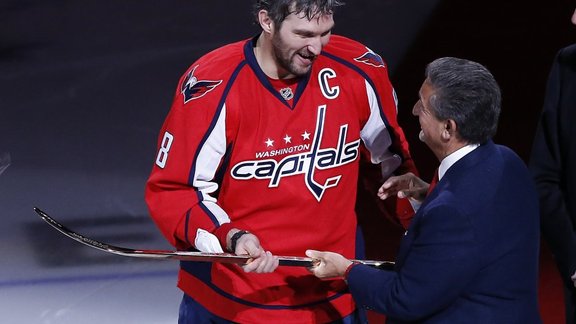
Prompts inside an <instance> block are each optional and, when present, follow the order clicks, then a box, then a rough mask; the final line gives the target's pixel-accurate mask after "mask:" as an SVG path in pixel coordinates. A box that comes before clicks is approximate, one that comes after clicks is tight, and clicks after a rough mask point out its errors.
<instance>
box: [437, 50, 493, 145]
mask: <svg viewBox="0 0 576 324" xmlns="http://www.w3.org/2000/svg"><path fill="white" fill-rule="evenodd" d="M426 78H427V79H428V80H429V82H430V84H431V85H432V88H433V89H434V91H435V93H434V95H433V96H431V97H430V102H429V103H430V106H431V107H432V109H433V110H434V114H435V116H436V117H437V118H438V119H441V120H447V119H452V120H454V121H455V122H456V125H457V126H458V135H459V136H460V137H461V138H462V139H463V140H465V141H467V142H469V143H475V144H481V143H484V142H486V141H487V140H489V139H491V138H492V137H493V136H494V135H495V134H496V130H497V128H498V118H499V116H500V105H501V94H500V87H499V86H498V83H497V82H496V80H495V79H494V76H493V75H492V74H491V73H490V71H488V69H487V68H486V67H484V66H483V65H481V64H479V63H476V62H473V61H469V60H465V59H460V58H455V57H443V58H439V59H437V60H434V61H433V62H432V63H430V64H428V66H427V67H426Z"/></svg>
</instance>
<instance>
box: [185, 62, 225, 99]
mask: <svg viewBox="0 0 576 324" xmlns="http://www.w3.org/2000/svg"><path fill="white" fill-rule="evenodd" d="M197 67H198V65H196V66H195V67H194V68H193V69H192V71H190V72H188V74H187V75H186V77H185V78H184V81H182V86H181V87H180V92H181V93H182V95H183V96H184V103H187V102H188V101H190V100H193V99H198V98H200V97H203V96H204V95H205V94H207V93H208V92H210V91H212V90H214V88H216V87H217V86H218V85H220V83H222V80H217V81H211V80H198V78H197V77H195V76H194V71H196V68H197Z"/></svg>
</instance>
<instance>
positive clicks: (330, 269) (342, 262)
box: [306, 250, 352, 278]
mask: <svg viewBox="0 0 576 324" xmlns="http://www.w3.org/2000/svg"><path fill="white" fill-rule="evenodd" d="M306 256H307V257H309V258H312V259H315V260H318V261H319V262H318V264H316V265H315V266H313V267H311V268H308V270H310V272H312V273H313V274H314V275H315V276H316V277H318V278H333V277H342V276H344V273H345V272H346V269H347V268H348V267H349V266H350V265H351V264H352V261H350V260H348V259H346V258H345V257H343V256H342V255H340V254H338V253H334V252H320V251H316V250H307V251H306Z"/></svg>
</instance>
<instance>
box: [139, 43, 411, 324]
mask: <svg viewBox="0 0 576 324" xmlns="http://www.w3.org/2000/svg"><path fill="white" fill-rule="evenodd" d="M255 42H256V40H255V39H251V40H246V41H242V42H238V43H234V44H230V45H227V46H224V47H222V48H220V49H217V50H215V51H213V52H211V53H208V54H207V55H205V56H203V57H202V58H200V59H199V60H198V61H196V62H195V63H194V64H192V66H191V67H190V68H189V70H188V71H187V72H186V73H185V74H184V76H183V77H182V78H181V80H180V83H179V85H178V88H177V91H176V94H175V98H174V102H173V106H172V108H171V111H170V113H169V115H168V117H167V119H166V121H165V122H164V125H163V128H162V130H161V133H160V136H159V141H158V155H157V159H156V163H155V166H154V168H153V170H152V173H151V175H150V178H149V180H148V182H147V187H146V201H147V204H148V206H149V209H150V212H151V215H152V217H153V219H154V221H155V222H156V224H157V225H158V227H159V228H160V229H161V231H162V232H163V234H164V235H165V236H166V237H167V238H168V240H169V241H170V242H171V243H172V244H173V245H174V246H175V247H176V248H178V249H183V250H185V249H190V248H194V247H195V242H196V239H197V238H196V234H197V229H199V228H200V229H204V230H206V231H208V232H215V231H217V229H218V228H220V226H222V225H223V224H227V223H229V225H226V226H233V227H236V228H240V229H246V230H249V231H250V232H252V233H254V234H255V235H256V236H258V238H259V239H260V242H261V244H262V246H263V248H264V249H265V250H269V251H271V252H272V253H273V254H275V255H291V256H304V251H305V250H306V249H316V250H329V251H335V252H338V253H341V254H343V255H344V256H346V257H348V258H354V257H355V253H356V250H355V238H356V215H355V211H354V208H355V200H356V188H357V177H358V165H359V163H358V161H359V159H360V146H361V145H364V146H365V147H366V148H367V149H368V151H369V152H370V156H371V160H372V162H373V163H382V166H383V167H382V170H383V173H384V174H385V175H389V174H391V173H392V172H394V171H395V170H397V168H398V167H402V168H404V169H405V170H410V171H414V166H413V164H412V160H411V158H410V155H409V154H408V145H407V143H406V141H405V138H404V135H403V133H402V130H401V129H400V127H399V126H398V124H397V120H396V114H397V111H396V102H395V95H394V90H393V88H392V86H391V85H390V82H389V80H388V73H387V67H386V65H385V63H384V62H383V60H382V59H381V57H380V56H378V55H377V54H375V53H374V52H372V51H371V50H370V49H368V48H367V47H365V46H363V45H362V44H360V43H357V42H355V41H352V40H350V39H347V38H344V37H341V36H336V35H334V36H332V37H331V39H330V42H329V43H328V44H327V45H326V46H325V47H324V50H323V51H322V53H321V55H319V57H318V58H317V60H316V61H315V62H314V63H313V65H312V69H311V71H310V73H309V74H308V75H307V76H306V77H303V78H301V80H299V81H298V82H297V83H296V84H294V85H293V86H292V87H289V86H287V87H285V88H281V89H278V88H277V86H275V84H274V82H273V81H272V80H269V79H268V78H267V76H266V75H265V74H264V73H263V71H262V70H261V69H260V67H259V65H258V63H257V61H256V58H255V56H254V54H253V46H254V44H255ZM178 285H179V287H180V288H181V289H182V290H183V291H184V292H185V293H187V294H189V295H190V296H192V297H193V298H194V299H195V300H196V301H198V302H199V303H201V304H202V305H203V306H204V307H206V308H207V309H208V310H209V311H211V312H212V313H214V314H216V315H218V316H221V317H223V318H226V319H229V320H232V321H235V322H241V323H255V322H265V323H280V322H281V323H306V322H329V321H333V320H337V319H339V318H341V317H345V316H347V315H349V314H350V313H351V312H352V311H353V310H354V303H353V301H352V298H351V296H350V294H348V293H347V292H346V287H345V284H344V282H343V281H342V280H339V279H338V280H320V279H317V278H316V277H314V276H312V275H311V274H310V273H309V272H308V271H307V270H306V269H304V268H300V267H283V266H282V267H279V268H278V269H277V270H276V271H275V272H274V273H270V274H254V273H244V272H243V271H242V269H241V268H240V267H238V266H235V265H226V264H216V263H214V264H211V263H202V262H200V263H198V262H196V263H193V262H182V263H181V270H180V274H179V282H178Z"/></svg>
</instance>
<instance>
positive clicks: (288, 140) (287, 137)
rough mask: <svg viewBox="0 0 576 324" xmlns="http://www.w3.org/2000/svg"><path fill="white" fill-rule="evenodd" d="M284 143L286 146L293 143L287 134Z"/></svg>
mask: <svg viewBox="0 0 576 324" xmlns="http://www.w3.org/2000/svg"><path fill="white" fill-rule="evenodd" d="M284 142H285V143H286V144H288V143H292V137H290V136H288V134H286V136H285V137H284Z"/></svg>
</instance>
